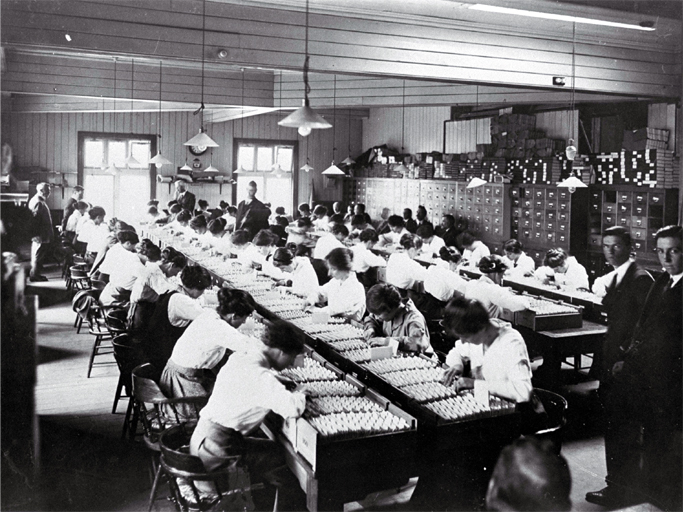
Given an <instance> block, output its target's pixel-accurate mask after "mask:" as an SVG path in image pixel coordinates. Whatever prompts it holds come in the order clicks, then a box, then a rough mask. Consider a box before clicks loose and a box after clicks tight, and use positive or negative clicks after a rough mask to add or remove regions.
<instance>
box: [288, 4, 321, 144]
mask: <svg viewBox="0 0 683 512" xmlns="http://www.w3.org/2000/svg"><path fill="white" fill-rule="evenodd" d="M308 2H309V0H306V36H305V37H306V44H305V47H304V54H305V58H304V99H303V105H302V106H301V107H300V108H298V109H297V110H295V111H294V112H292V113H291V114H289V115H288V116H287V117H285V118H284V119H283V120H282V121H280V122H279V123H278V124H279V125H280V126H285V127H287V128H298V132H299V135H301V136H302V137H306V136H308V135H310V133H311V130H313V129H317V130H322V129H325V128H332V125H331V124H330V123H328V122H327V121H326V120H325V119H324V118H323V117H322V116H321V115H319V114H316V113H315V111H314V110H313V109H312V108H311V102H310V101H309V99H308V93H310V92H311V86H310V85H308V66H309V61H310V56H309V55H308ZM280 87H282V83H280Z"/></svg>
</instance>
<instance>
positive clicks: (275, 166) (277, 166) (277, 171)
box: [271, 163, 284, 174]
mask: <svg viewBox="0 0 683 512" xmlns="http://www.w3.org/2000/svg"><path fill="white" fill-rule="evenodd" d="M271 172H272V173H273V174H282V173H283V172H284V171H283V170H282V167H281V166H280V164H279V163H274V164H273V165H272V166H271Z"/></svg>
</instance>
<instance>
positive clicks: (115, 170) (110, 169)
mask: <svg viewBox="0 0 683 512" xmlns="http://www.w3.org/2000/svg"><path fill="white" fill-rule="evenodd" d="M106 172H107V173H109V174H116V173H118V172H119V170H118V168H117V167H116V166H115V165H114V164H111V165H110V166H109V167H107V171H106Z"/></svg>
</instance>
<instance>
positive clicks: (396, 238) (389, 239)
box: [377, 228, 410, 247]
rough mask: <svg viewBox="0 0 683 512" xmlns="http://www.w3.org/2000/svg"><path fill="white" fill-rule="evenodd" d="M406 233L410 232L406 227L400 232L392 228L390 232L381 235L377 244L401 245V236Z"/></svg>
mask: <svg viewBox="0 0 683 512" xmlns="http://www.w3.org/2000/svg"><path fill="white" fill-rule="evenodd" d="M378 233H379V231H378ZM405 234H410V231H408V230H407V229H406V228H403V229H402V230H401V231H400V232H398V233H394V232H393V231H391V230H390V231H389V232H388V233H384V234H382V235H379V241H378V242H377V246H378V247H384V246H385V245H400V243H401V237H402V236H403V235H405Z"/></svg>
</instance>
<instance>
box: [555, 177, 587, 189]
mask: <svg viewBox="0 0 683 512" xmlns="http://www.w3.org/2000/svg"><path fill="white" fill-rule="evenodd" d="M557 186H558V187H559V188H569V189H576V188H586V187H588V185H586V184H585V183H584V182H583V181H581V180H580V179H579V178H577V177H576V176H570V177H569V178H567V179H566V180H563V181H561V182H559V183H558V184H557Z"/></svg>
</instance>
